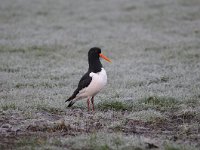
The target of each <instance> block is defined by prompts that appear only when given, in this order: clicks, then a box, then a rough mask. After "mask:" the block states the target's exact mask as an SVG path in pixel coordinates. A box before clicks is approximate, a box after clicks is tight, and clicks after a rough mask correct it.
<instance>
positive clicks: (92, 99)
mask: <svg viewBox="0 0 200 150" xmlns="http://www.w3.org/2000/svg"><path fill="white" fill-rule="evenodd" d="M91 102H92V110H93V111H94V96H93V97H92V98H91Z"/></svg>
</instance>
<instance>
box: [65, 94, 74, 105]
mask: <svg viewBox="0 0 200 150" xmlns="http://www.w3.org/2000/svg"><path fill="white" fill-rule="evenodd" d="M73 99H74V95H72V96H71V97H70V98H68V99H67V100H66V101H65V102H68V101H71V102H70V103H69V105H68V106H67V107H71V106H72V105H73V104H74V103H75V102H74V101H73Z"/></svg>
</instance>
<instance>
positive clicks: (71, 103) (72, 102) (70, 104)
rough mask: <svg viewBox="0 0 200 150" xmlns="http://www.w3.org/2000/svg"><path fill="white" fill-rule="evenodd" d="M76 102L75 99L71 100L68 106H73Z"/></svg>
mask: <svg viewBox="0 0 200 150" xmlns="http://www.w3.org/2000/svg"><path fill="white" fill-rule="evenodd" d="M74 103H75V102H74V101H71V102H70V103H69V105H68V106H67V107H71V106H72V105H73V104H74Z"/></svg>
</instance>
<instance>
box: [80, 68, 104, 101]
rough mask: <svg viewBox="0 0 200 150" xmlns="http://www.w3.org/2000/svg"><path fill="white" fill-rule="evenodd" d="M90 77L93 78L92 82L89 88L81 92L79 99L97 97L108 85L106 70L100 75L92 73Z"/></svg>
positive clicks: (99, 73) (102, 70)
mask: <svg viewBox="0 0 200 150" xmlns="http://www.w3.org/2000/svg"><path fill="white" fill-rule="evenodd" d="M89 75H90V77H92V81H91V83H90V84H89V86H88V87H86V88H84V89H82V90H81V91H80V92H79V94H78V97H80V98H85V97H88V96H89V97H91V96H95V95H96V94H97V93H98V92H99V91H100V90H101V89H102V88H103V87H104V86H105V85H106V83H107V74H106V71H105V69H104V68H102V69H101V71H100V72H98V73H93V72H91V73H90V74H89Z"/></svg>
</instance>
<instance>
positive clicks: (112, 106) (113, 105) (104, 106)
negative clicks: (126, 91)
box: [97, 101, 132, 111]
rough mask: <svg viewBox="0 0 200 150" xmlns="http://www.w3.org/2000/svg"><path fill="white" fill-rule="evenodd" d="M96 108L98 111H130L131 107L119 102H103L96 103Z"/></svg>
mask: <svg viewBox="0 0 200 150" xmlns="http://www.w3.org/2000/svg"><path fill="white" fill-rule="evenodd" d="M97 108H98V109H100V110H115V111H124V110H131V108H132V107H131V106H130V105H128V104H126V103H125V102H120V101H103V102H100V103H98V105H97Z"/></svg>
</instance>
